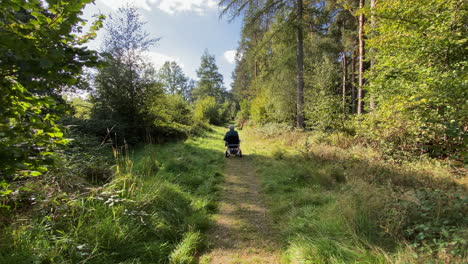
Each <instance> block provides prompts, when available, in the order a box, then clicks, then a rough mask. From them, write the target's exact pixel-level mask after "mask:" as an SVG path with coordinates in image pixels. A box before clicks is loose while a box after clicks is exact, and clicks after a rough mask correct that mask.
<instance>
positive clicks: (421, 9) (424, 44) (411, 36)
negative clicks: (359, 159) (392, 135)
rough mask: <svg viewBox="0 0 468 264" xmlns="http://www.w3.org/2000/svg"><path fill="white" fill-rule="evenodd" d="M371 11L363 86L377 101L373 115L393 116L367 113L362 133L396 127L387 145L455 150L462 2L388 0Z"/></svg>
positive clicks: (460, 134)
mask: <svg viewBox="0 0 468 264" xmlns="http://www.w3.org/2000/svg"><path fill="white" fill-rule="evenodd" d="M374 12H375V13H376V16H378V18H379V19H378V23H377V27H376V28H375V29H374V32H375V34H374V35H372V37H371V38H370V39H369V48H371V49H373V50H375V51H377V52H373V53H371V55H372V59H373V60H374V61H375V64H374V65H373V67H372V69H371V71H370V73H369V83H370V84H369V90H370V91H371V93H373V94H374V95H375V97H376V99H377V102H378V105H379V108H378V109H377V113H376V117H384V116H396V117H394V118H391V119H385V118H381V119H379V118H375V119H374V118H372V117H371V120H373V121H371V122H370V123H371V125H370V126H368V127H367V129H368V131H369V132H370V133H375V134H376V136H379V135H382V136H383V137H385V133H387V134H389V131H390V130H392V127H396V128H397V129H398V130H399V136H396V140H393V139H388V142H389V144H392V145H394V146H395V148H399V149H405V150H407V151H412V152H416V153H429V154H430V155H433V156H446V155H450V154H452V153H455V152H457V151H460V150H461V148H463V145H465V144H466V133H465V132H466V131H465V130H466V129H464V127H466V122H467V121H466V97H467V89H466V81H465V80H466V66H467V64H466V63H467V62H466V59H465V58H466V55H467V51H466V41H467V38H466V34H465V33H466V28H465V26H464V24H465V21H466V17H467V12H466V8H464V3H463V2H462V1H457V0H451V1H442V0H440V1H439V0H424V1H417V2H414V1H410V2H408V1H401V0H392V1H385V2H382V3H379V5H378V6H377V8H376V10H375V11H374ZM373 127H380V128H382V129H380V130H376V131H373V129H372V128H373ZM387 128H388V129H389V130H386V129H387ZM365 129H366V128H365ZM365 129H364V130H365ZM368 134H369V133H364V134H362V135H363V136H364V137H367V136H368ZM403 136H404V137H405V139H404V140H401V138H402V137H403ZM371 138H372V137H371ZM408 143H409V144H408Z"/></svg>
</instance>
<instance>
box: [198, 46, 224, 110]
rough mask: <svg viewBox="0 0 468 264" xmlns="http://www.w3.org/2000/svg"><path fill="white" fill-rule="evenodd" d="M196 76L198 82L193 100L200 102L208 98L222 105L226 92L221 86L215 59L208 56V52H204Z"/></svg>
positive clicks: (221, 81) (220, 76) (221, 79)
mask: <svg viewBox="0 0 468 264" xmlns="http://www.w3.org/2000/svg"><path fill="white" fill-rule="evenodd" d="M197 76H198V78H199V80H198V82H197V86H196V87H195V89H194V90H193V97H194V99H195V100H201V99H203V98H205V97H208V96H209V97H213V98H215V100H216V102H217V103H222V102H223V101H224V100H225V94H226V90H225V88H224V86H223V76H222V75H221V74H220V73H219V72H218V66H217V65H216V59H215V57H214V56H213V55H210V54H209V53H208V50H205V52H204V53H203V55H202V57H201V63H200V67H199V68H198V70H197Z"/></svg>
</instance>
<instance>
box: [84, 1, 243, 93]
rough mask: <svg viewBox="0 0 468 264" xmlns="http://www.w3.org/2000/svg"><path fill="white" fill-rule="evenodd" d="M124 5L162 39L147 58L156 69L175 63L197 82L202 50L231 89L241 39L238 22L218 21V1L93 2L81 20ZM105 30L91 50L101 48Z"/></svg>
mask: <svg viewBox="0 0 468 264" xmlns="http://www.w3.org/2000/svg"><path fill="white" fill-rule="evenodd" d="M127 2H129V3H131V4H133V5H134V6H135V7H138V8H139V11H140V14H141V15H142V18H143V20H145V21H146V22H147V24H146V25H145V27H146V30H147V31H148V32H149V33H150V34H151V35H152V36H153V37H161V40H160V41H159V42H158V44H157V45H156V46H155V47H153V48H151V50H150V51H149V54H148V58H150V60H151V61H152V62H153V64H154V65H155V66H156V67H160V66H161V65H162V64H163V63H164V62H165V61H167V60H171V61H176V62H177V63H178V64H179V65H180V66H181V67H182V68H183V70H184V72H185V74H186V75H188V76H189V77H190V78H193V79H196V69H197V68H198V66H199V65H200V57H201V55H202V53H203V51H204V50H205V49H208V51H209V52H210V53H211V54H213V55H215V56H216V62H217V65H218V67H219V69H220V73H221V74H223V76H224V84H225V86H226V88H227V89H230V87H231V86H230V84H231V82H232V80H231V73H232V71H233V70H234V66H235V62H234V56H235V50H236V48H237V45H238V41H239V38H240V28H241V19H237V20H235V21H233V22H231V23H228V22H227V19H225V18H222V19H219V8H218V5H217V0H133V1H132V0H130V1H127V0H96V2H95V4H89V5H88V6H87V7H86V9H85V10H84V16H85V18H87V19H88V20H90V21H91V20H92V16H93V15H94V14H97V13H103V14H109V13H113V12H115V11H116V10H117V8H118V7H121V6H124V5H125V4H126V3H127ZM103 33H104V30H101V31H99V33H98V37H97V39H96V40H94V41H93V42H92V43H90V45H89V46H90V48H93V49H98V48H99V47H100V46H101V42H102V35H103Z"/></svg>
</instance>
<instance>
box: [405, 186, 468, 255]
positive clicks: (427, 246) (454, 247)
mask: <svg viewBox="0 0 468 264" xmlns="http://www.w3.org/2000/svg"><path fill="white" fill-rule="evenodd" d="M415 198H416V199H417V201H418V204H415V203H413V202H411V201H406V202H405V203H404V204H403V207H404V210H406V211H407V212H408V214H409V216H408V219H407V220H406V223H405V225H404V226H403V228H404V232H405V236H406V237H407V238H408V239H410V240H411V241H413V243H412V246H413V247H415V248H418V249H420V250H423V251H427V252H429V253H432V252H447V253H448V254H450V255H453V256H460V257H467V252H466V249H467V247H468V241H467V238H466V235H467V232H468V231H467V229H466V227H467V226H468V220H467V219H466V217H465V214H464V213H463V212H466V211H467V210H468V201H467V197H464V196H461V195H459V194H450V193H446V192H444V191H442V190H429V189H421V190H418V191H417V192H416V194H415Z"/></svg>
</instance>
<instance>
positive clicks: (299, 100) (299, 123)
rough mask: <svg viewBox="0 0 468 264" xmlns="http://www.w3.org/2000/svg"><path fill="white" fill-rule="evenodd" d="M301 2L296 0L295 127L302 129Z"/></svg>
mask: <svg viewBox="0 0 468 264" xmlns="http://www.w3.org/2000/svg"><path fill="white" fill-rule="evenodd" d="M302 4H303V3H302V0H297V114H296V121H297V127H300V128H303V127H304V47H303V44H304V43H303V42H304V38H303V28H302V9H303V7H302Z"/></svg>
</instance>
